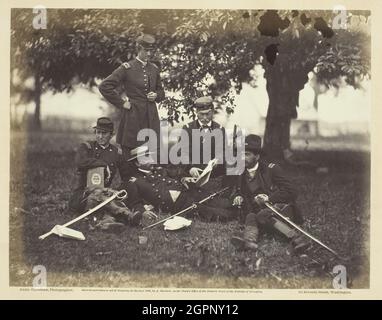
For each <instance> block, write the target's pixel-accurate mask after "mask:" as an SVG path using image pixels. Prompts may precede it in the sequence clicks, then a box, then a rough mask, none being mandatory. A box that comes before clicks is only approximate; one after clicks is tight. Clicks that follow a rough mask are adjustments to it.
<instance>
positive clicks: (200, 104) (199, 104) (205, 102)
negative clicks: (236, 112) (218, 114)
mask: <svg viewBox="0 0 382 320" xmlns="http://www.w3.org/2000/svg"><path fill="white" fill-rule="evenodd" d="M213 101H214V100H213V99H212V98H211V97H210V96H205V97H200V98H197V99H196V100H195V101H194V107H195V108H196V109H197V110H198V111H203V110H208V109H213V107H214V104H213Z"/></svg>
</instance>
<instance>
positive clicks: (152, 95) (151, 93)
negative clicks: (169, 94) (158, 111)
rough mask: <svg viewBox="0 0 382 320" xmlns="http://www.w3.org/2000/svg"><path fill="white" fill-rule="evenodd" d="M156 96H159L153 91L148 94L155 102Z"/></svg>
mask: <svg viewBox="0 0 382 320" xmlns="http://www.w3.org/2000/svg"><path fill="white" fill-rule="evenodd" d="M156 98H157V93H156V92H153V91H151V92H149V93H148V94H147V100H149V101H151V102H154V101H155V99H156Z"/></svg>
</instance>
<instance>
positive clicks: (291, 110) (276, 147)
mask: <svg viewBox="0 0 382 320" xmlns="http://www.w3.org/2000/svg"><path fill="white" fill-rule="evenodd" d="M283 67H284V66H283ZM264 77H265V78H266V80H267V85H266V88H267V93H268V98H269V105H268V112H267V118H266V125H265V133H264V145H263V150H264V154H265V156H266V157H267V158H269V159H273V160H281V159H285V157H286V155H285V153H290V125H291V120H292V119H295V118H297V110H296V108H297V106H298V104H299V102H298V101H299V92H300V90H301V89H302V88H303V87H304V85H305V83H306V82H307V80H308V75H307V73H304V72H301V71H300V72H299V70H293V71H292V70H290V69H288V68H285V67H284V68H282V67H280V66H276V65H268V66H267V68H266V69H265V73H264Z"/></svg>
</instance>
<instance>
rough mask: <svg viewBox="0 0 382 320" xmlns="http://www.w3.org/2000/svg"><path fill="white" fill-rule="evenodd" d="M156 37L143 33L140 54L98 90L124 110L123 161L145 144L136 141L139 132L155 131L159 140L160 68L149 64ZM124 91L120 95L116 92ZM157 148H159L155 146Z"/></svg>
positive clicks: (120, 132) (121, 130) (121, 132)
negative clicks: (143, 130) (122, 94)
mask: <svg viewBox="0 0 382 320" xmlns="http://www.w3.org/2000/svg"><path fill="white" fill-rule="evenodd" d="M154 44H155V38H154V37H153V36H151V35H148V34H143V35H141V36H140V37H138V38H137V45H138V55H137V57H136V58H135V59H133V60H131V61H129V62H125V63H123V64H122V65H121V66H120V67H119V68H117V69H116V70H114V72H113V73H112V74H111V75H110V76H108V77H107V78H106V79H104V80H103V81H102V83H101V84H100V86H99V91H100V92H101V94H102V95H103V96H104V97H105V99H106V100H107V101H108V102H110V103H111V104H113V105H114V106H115V107H117V108H118V109H120V110H122V114H121V121H120V123H119V128H118V132H117V143H119V144H120V145H121V147H122V152H123V156H124V158H125V159H126V160H127V159H128V158H129V157H130V151H131V150H132V149H134V148H136V147H137V146H139V145H140V144H142V142H138V141H137V134H138V132H139V130H141V129H144V128H149V129H153V130H154V131H155V132H156V134H157V139H159V137H160V135H159V128H160V122H159V116H158V110H157V106H156V102H160V101H162V100H163V99H164V96H165V95H164V90H163V87H162V84H161V79H160V72H159V68H158V67H157V66H156V65H155V64H153V63H151V62H150V59H151V58H152V57H153V53H154V48H155V47H154ZM121 87H122V89H123V90H124V94H125V95H124V96H120V95H119V94H118V92H117V89H119V88H121ZM155 147H157V146H155Z"/></svg>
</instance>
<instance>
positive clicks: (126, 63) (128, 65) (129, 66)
mask: <svg viewBox="0 0 382 320" xmlns="http://www.w3.org/2000/svg"><path fill="white" fill-rule="evenodd" d="M122 66H123V67H124V68H125V69H130V68H131V65H130V64H129V63H128V62H124V63H122Z"/></svg>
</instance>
